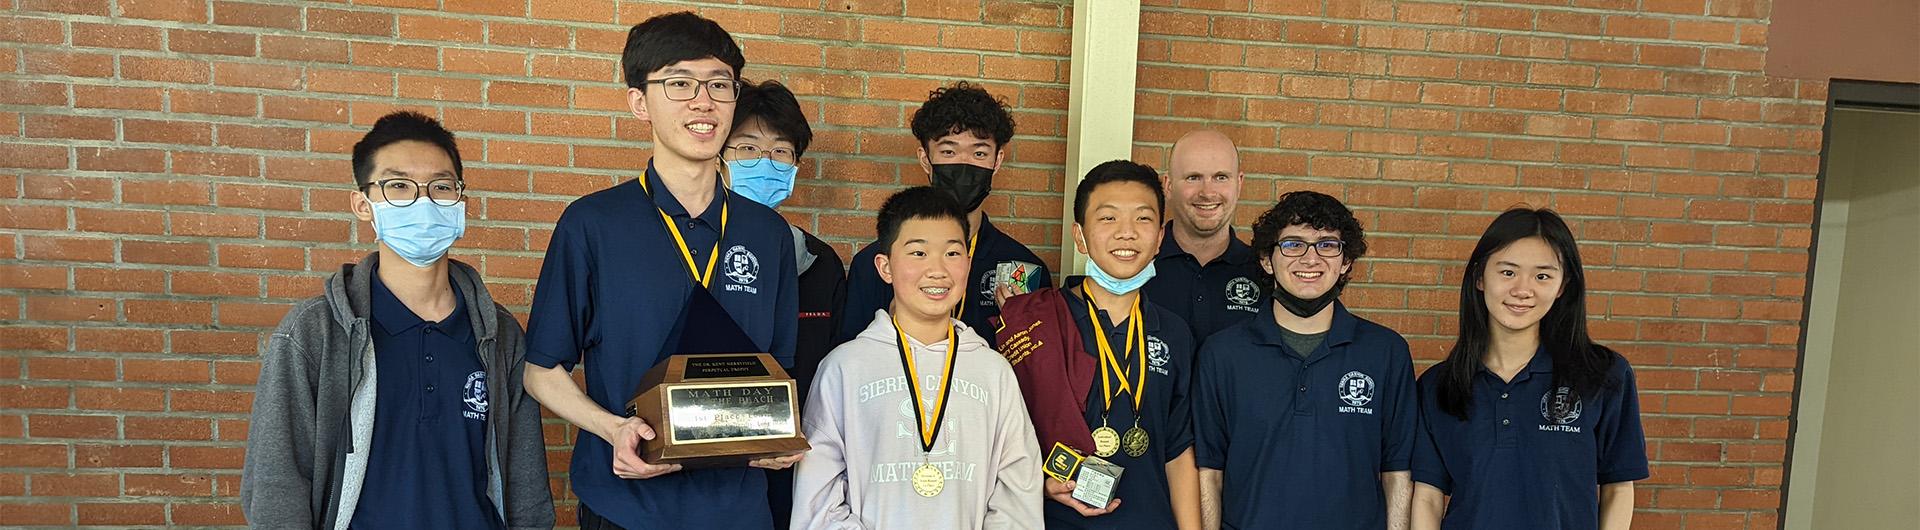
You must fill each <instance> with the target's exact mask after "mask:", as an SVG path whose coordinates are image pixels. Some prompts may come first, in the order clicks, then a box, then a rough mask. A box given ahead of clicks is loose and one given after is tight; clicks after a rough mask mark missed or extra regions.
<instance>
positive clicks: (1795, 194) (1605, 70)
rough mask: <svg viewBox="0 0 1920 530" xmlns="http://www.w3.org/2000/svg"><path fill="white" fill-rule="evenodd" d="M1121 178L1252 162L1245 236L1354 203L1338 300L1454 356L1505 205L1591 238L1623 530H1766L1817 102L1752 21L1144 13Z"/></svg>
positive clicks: (1245, 7) (1636, 9)
mask: <svg viewBox="0 0 1920 530" xmlns="http://www.w3.org/2000/svg"><path fill="white" fill-rule="evenodd" d="M1147 3H1149V4H1176V3H1177V4H1179V6H1178V7H1175V6H1165V5H1155V6H1150V7H1148V8H1146V12H1145V13H1143V15H1142V17H1141V34H1142V35H1141V44H1140V61H1141V65H1140V68H1139V83H1140V88H1141V90H1140V93H1139V95H1138V97H1137V98H1136V100H1137V111H1138V114H1139V118H1138V120H1137V122H1136V132H1135V138H1136V144H1135V149H1134V152H1135V158H1136V159H1138V160H1142V161H1147V162H1149V163H1153V164H1155V165H1156V166H1159V167H1164V162H1165V160H1166V159H1167V150H1168V147H1169V146H1170V144H1171V143H1172V142H1173V141H1174V140H1175V139H1178V138H1179V136H1180V135H1181V134H1182V133H1184V132H1185V131H1187V130H1190V129H1192V128H1194V127H1197V126H1202V125H1206V126H1211V127H1216V128H1220V129H1222V130H1224V131H1226V132H1227V133H1228V134H1229V135H1231V136H1232V137H1233V138H1234V139H1235V140H1236V141H1237V143H1238V144H1239V145H1240V146H1241V149H1242V152H1241V158H1242V160H1243V168H1244V169H1245V170H1246V171H1247V172H1248V174H1249V177H1250V178H1249V179H1248V180H1247V184H1246V186H1245V187H1244V189H1243V192H1242V193H1243V195H1242V199H1243V201H1242V204H1241V205H1240V210H1239V212H1238V217H1239V218H1240V220H1241V222H1240V223H1239V226H1242V227H1244V226H1248V225H1249V224H1251V222H1252V220H1253V219H1254V218H1255V217H1257V216H1258V215H1259V213H1260V212H1261V211H1263V210H1265V209H1266V207H1267V206H1271V205H1272V204H1273V200H1274V199H1275V198H1276V197H1278V196H1279V194H1282V193H1285V192H1288V191H1293V190H1302V189H1308V190H1316V191H1322V192H1325V193H1329V194H1332V195H1334V196H1336V197H1340V198H1342V199H1343V200H1345V201H1346V202H1347V203H1348V204H1350V205H1352V206H1353V207H1354V208H1355V210H1356V212H1357V213H1358V214H1359V216H1360V218H1361V221H1362V223H1363V226H1365V227H1366V228H1367V230H1368V236H1369V242H1368V243H1369V245H1368V247H1369V249H1368V254H1369V255H1368V256H1367V257H1366V258H1364V259H1362V260H1361V265H1360V266H1359V267H1357V269H1356V272H1355V283H1354V284H1353V285H1352V287H1350V288H1348V290H1347V291H1346V294H1345V296H1344V299H1345V300H1346V302H1347V303H1348V304H1349V305H1351V306H1353V307H1354V308H1355V310H1356V312H1358V313H1360V314H1362V315H1363V316H1366V317H1369V318H1372V319H1374V320H1377V321H1379V322H1381V323H1383V324H1386V325H1387V326H1389V327H1392V328H1394V329H1396V330H1398V331H1400V332H1401V333H1403V334H1405V335H1406V336H1407V338H1408V339H1409V340H1410V341H1411V342H1412V343H1413V347H1414V355H1415V357H1416V358H1418V359H1420V360H1422V363H1421V364H1423V365H1424V364H1430V363H1431V362H1433V361H1438V360H1439V359H1442V358H1444V357H1445V355H1446V351H1447V348H1448V347H1449V346H1451V345H1452V341H1453V339H1452V337H1453V333H1454V330H1455V325H1454V320H1455V319H1454V316H1453V315H1454V311H1455V304H1456V301H1457V300H1458V291H1457V289H1458V287H1457V286H1458V285H1459V282H1460V276H1461V274H1462V268H1463V262H1464V260H1465V259H1466V256H1467V254H1468V253H1470V252H1471V251H1472V249H1473V245H1474V242H1475V241H1476V240H1477V239H1478V238H1479V235H1480V231H1481V230H1483V229H1484V228H1486V226H1487V223H1488V222H1490V221H1491V220H1492V219H1493V217H1494V216H1495V215H1497V214H1498V213H1499V212H1500V211H1501V210H1504V209H1506V208H1508V207H1510V206H1514V205H1520V204H1527V205H1532V206H1548V207H1552V208H1554V209H1557V210H1559V211H1560V212H1561V213H1563V214H1566V215H1567V216H1568V217H1569V220H1570V222H1571V223H1572V224H1573V228H1574V231H1575V236H1576V237H1578V238H1580V240H1581V242H1582V251H1581V257H1582V258H1583V259H1584V260H1585V263H1586V266H1587V272H1588V274H1589V278H1590V280H1589V291H1590V299H1589V304H1588V305H1589V307H1588V310H1589V312H1590V314H1591V315H1592V316H1593V317H1595V319H1596V320H1595V321H1594V322H1593V327H1592V332H1593V333H1594V335H1595V338H1596V339H1597V340H1600V341H1602V342H1603V343H1606V344H1608V345H1610V346H1613V347H1615V348H1618V349H1620V350H1621V351H1622V352H1623V353H1624V354H1626V356H1627V358H1628V359H1629V360H1630V361H1631V362H1632V363H1633V364H1634V366H1635V367H1636V369H1637V371H1638V376H1639V383H1640V390H1641V403H1642V406H1643V411H1644V413H1645V414H1646V416H1645V417H1644V421H1645V425H1646V429H1647V437H1648V446H1647V451H1648V456H1649V457H1650V458H1651V459H1652V460H1653V477H1652V478H1651V479H1649V480H1647V481H1645V482H1642V483H1641V484H1640V485H1639V487H1638V488H1637V489H1638V492H1637V496H1636V501H1637V504H1638V505H1639V507H1640V512H1639V514H1638V515H1637V516H1636V519H1635V523H1636V524H1635V526H1636V527H1638V528H1687V529H1694V530H1698V529H1707V528H1774V527H1776V526H1777V524H1778V523H1777V513H1778V512H1777V510H1778V508H1779V506H1780V504H1781V495H1780V488H1779V487H1780V483H1781V478H1782V462H1783V461H1784V459H1785V455H1786V445H1785V442H1786V438H1787V418H1788V414H1789V412H1790V409H1791V406H1792V391H1793V382H1794V373H1793V370H1794V367H1795V362H1796V357H1797V350H1796V343H1797V341H1798V340H1799V336H1800V328H1799V321H1800V315H1801V297H1802V295H1803V293H1804V292H1805V289H1806V275H1805V271H1806V266H1807V265H1806V264H1807V254H1806V249H1807V246H1808V244H1809V240H1810V238H1811V237H1812V233H1811V231H1810V226H1811V224H1812V222H1813V209H1814V208H1813V206H1814V205H1813V198H1814V194H1815V192H1816V190H1817V184H1816V181H1815V178H1814V177H1815V174H1816V173H1817V171H1818V168H1819V150H1820V142H1821V137H1820V125H1821V123H1822V120H1823V118H1824V117H1823V113H1824V109H1823V105H1824V104H1825V99H1826V84H1825V83H1824V82H1800V81H1794V80H1790V79H1776V78H1768V77H1765V76H1764V75H1763V74H1761V73H1760V71H1761V68H1762V66H1763V64H1764V63H1765V61H1764V59H1765V53H1766V41H1767V19H1768V8H1769V3H1768V2H1767V1H1766V0H1731V1H1729V0H1711V1H1709V0H1639V1H1635V0H1572V1H1568V0H1532V1H1527V0H1517V1H1510V2H1388V1H1350V2H1347V1H1343V2H1335V1H1331V0H1329V1H1326V2H1320V1H1318V0H1309V1H1262V0H1254V1H1252V2H1247V1H1244V0H1243V1H1238V2H1235V1H1213V2H1202V1H1181V2H1171V1H1162V2H1147Z"/></svg>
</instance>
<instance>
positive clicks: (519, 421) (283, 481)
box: [240, 252, 554, 530]
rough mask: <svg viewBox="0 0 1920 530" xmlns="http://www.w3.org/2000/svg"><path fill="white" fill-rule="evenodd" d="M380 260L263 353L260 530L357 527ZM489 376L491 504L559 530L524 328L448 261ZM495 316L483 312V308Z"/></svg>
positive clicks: (335, 284)
mask: <svg viewBox="0 0 1920 530" xmlns="http://www.w3.org/2000/svg"><path fill="white" fill-rule="evenodd" d="M379 259H380V254H379V253H377V252H376V253H373V254H369V255H368V256H367V257H366V258H365V259H363V260H361V261H360V263H359V265H357V266H356V265H353V264H343V265H341V267H340V272H339V273H337V274H334V275H332V276H328V277H327V283H326V292H325V293H324V294H322V295H320V296H317V297H314V298H311V299H308V300H306V301H303V302H301V303H300V304H298V305H295V306H294V307H293V309H292V310H291V311H288V312H287V316H286V318H285V319H282V320H281V321H280V327H279V328H278V329H275V330H274V331H273V336H272V337H271V338H269V339H268V340H267V348H266V351H264V352H261V354H260V357H261V362H260V381H259V383H258V385H257V387H256V388H255V391H254V396H253V422H252V425H251V427H250V428H249V430H248V433H247V461H246V467H245V469H244V470H243V475H242V478H241V483H240V507H241V509H242V510H243V511H244V512H245V513H246V516H247V522H248V523H249V524H250V525H252V526H253V527H255V528H312V529H318V530H344V529H345V528H346V527H347V524H348V523H349V522H351V521H352V520H353V511H354V507H355V505H357V504H358V503H359V501H360V489H361V481H362V480H363V479H364V478H365V477H366V472H367V456H368V453H369V449H370V446H371V445H372V441H373V411H374V399H375V395H374V394H375V392H374V389H375V388H377V387H376V386H375V384H374V382H375V380H376V379H375V378H376V377H377V375H378V374H376V373H375V369H374V362H373V340H372V339H371V337H370V336H369V332H368V330H369V329H371V328H370V327H369V326H370V325H371V322H370V321H369V316H370V314H371V309H370V306H371V303H372V302H371V298H372V289H373V287H372V286H373V283H372V280H373V271H374V268H375V265H377V264H378V262H379ZM447 265H448V270H449V271H450V272H451V276H452V277H453V288H454V290H455V292H456V294H458V295H459V296H461V297H463V298H465V300H466V303H467V307H469V308H475V309H478V310H473V311H468V312H467V314H468V315H470V317H471V320H472V324H473V336H474V343H475V345H476V346H477V352H478V355H479V356H480V362H481V365H482V366H484V367H485V370H486V372H487V395H488V396H494V398H493V403H494V405H495V406H496V407H498V409H497V410H499V411H501V413H497V414H490V415H488V416H487V432H488V434H489V436H488V439H487V453H488V458H487V479H488V485H487V486H488V487H487V496H488V498H490V499H492V500H493V505H494V507H495V509H496V510H498V511H499V513H500V517H501V520H503V521H505V522H506V525H507V527H509V528H552V527H553V524H554V523H553V492H552V490H551V489H550V488H549V487H548V485H547V453H546V442H545V441H544V440H543V439H542V438H541V432H540V407H539V405H538V404H537V403H535V402H534V400H533V396H532V395H530V394H527V393H526V390H525V389H524V388H523V387H521V385H520V377H521V374H522V372H523V369H522V367H523V366H526V362H525V361H524V360H523V356H524V355H525V353H526V343H525V339H524V338H523V337H522V335H521V330H520V323H519V322H518V321H516V320H514V319H513V315H512V314H511V313H508V312H507V309H506V308H504V307H501V306H499V305H497V304H495V303H494V302H493V297H492V296H491V295H489V294H487V288H486V285H485V284H484V283H482V281H481V279H480V273H479V272H477V271H475V270H473V267H469V266H467V265H466V264H464V263H461V262H458V261H454V260H452V259H448V260H447ZM488 307H491V308H493V310H492V311H486V310H484V309H482V308H488Z"/></svg>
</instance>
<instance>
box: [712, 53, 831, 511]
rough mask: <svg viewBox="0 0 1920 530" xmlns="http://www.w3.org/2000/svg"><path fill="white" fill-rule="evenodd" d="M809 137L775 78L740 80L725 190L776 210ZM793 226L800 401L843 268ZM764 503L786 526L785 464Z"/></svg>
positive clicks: (771, 478) (822, 354)
mask: <svg viewBox="0 0 1920 530" xmlns="http://www.w3.org/2000/svg"><path fill="white" fill-rule="evenodd" d="M812 141H813V128H812V127H809V126H807V116H806V114H803V113H802V112H801V110H800V100H798V99H796V98H794V97H793V91H790V90H787V87H786V86H785V85H781V84H780V83H779V82H777V81H763V82H760V83H747V84H743V85H741V90H740V101H739V102H738V104H737V105H736V106H735V108H734V110H733V134H732V136H731V137H729V138H728V139H727V146H726V149H725V150H724V151H722V152H721V155H720V157H721V158H723V159H725V160H726V163H727V177H728V179H729V180H730V181H731V182H732V188H733V193H734V194H736V195H739V196H741V197H745V198H747V199H748V200H751V201H753V202H757V203H760V204H764V205H767V207H768V208H778V207H779V206H780V203H781V202H782V201H785V200H786V199H787V197H788V196H790V195H792V194H793V186H794V181H795V180H796V177H798V176H799V173H800V157H801V155H803V154H805V153H806V152H807V144H809V143H812ZM787 228H788V229H790V230H791V231H792V232H793V249H794V251H795V252H794V259H796V260H798V262H797V263H796V266H797V267H798V268H799V270H800V284H799V288H800V331H799V338H798V340H797V341H796V342H795V343H794V352H793V357H794V359H793V367H792V368H791V369H789V370H787V373H788V374H792V375H793V379H794V382H795V383H797V386H798V388H799V390H800V396H799V398H798V399H797V400H796V401H795V402H796V403H805V402H806V399H807V392H808V390H809V389H811V388H812V386H813V374H814V372H815V371H816V370H818V369H819V367H820V360H821V359H823V358H826V356H827V352H828V351H829V350H832V349H833V346H834V343H833V331H834V323H835V322H837V319H838V317H839V315H837V314H835V313H834V310H835V309H836V307H835V305H837V304H838V302H839V297H840V292H841V289H842V288H843V285H845V282H846V270H845V269H844V268H842V267H841V265H840V255H839V254H836V253H834V251H833V247H832V246H830V245H828V244H827V243H826V242H825V241H821V240H820V238H817V237H813V234H809V233H807V231H805V230H801V229H800V227H799V226H791V225H790V226H788V227H787ZM767 503H768V505H769V506H770V507H771V508H772V509H773V522H774V527H775V528H786V527H787V522H788V521H789V520H790V515H791V513H792V512H793V470H790V469H786V470H779V471H769V472H767Z"/></svg>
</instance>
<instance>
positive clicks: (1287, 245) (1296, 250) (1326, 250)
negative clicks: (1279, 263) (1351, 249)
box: [1274, 239, 1347, 258]
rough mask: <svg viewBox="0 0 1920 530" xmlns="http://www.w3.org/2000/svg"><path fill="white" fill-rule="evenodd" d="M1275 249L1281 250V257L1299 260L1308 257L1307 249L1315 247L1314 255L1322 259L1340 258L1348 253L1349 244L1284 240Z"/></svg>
mask: <svg viewBox="0 0 1920 530" xmlns="http://www.w3.org/2000/svg"><path fill="white" fill-rule="evenodd" d="M1274 247H1275V248H1278V249H1280V255H1282V256H1286V257H1289V258H1298V257H1300V256H1305V255H1307V247H1313V253H1314V254H1319V255H1320V257H1322V258H1338V257H1340V254H1342V253H1345V252H1346V249H1347V243H1346V242H1345V241H1341V240H1338V239H1322V240H1319V241H1312V242H1309V241H1307V240H1304V239H1282V240H1280V243H1279V244H1276V245H1274Z"/></svg>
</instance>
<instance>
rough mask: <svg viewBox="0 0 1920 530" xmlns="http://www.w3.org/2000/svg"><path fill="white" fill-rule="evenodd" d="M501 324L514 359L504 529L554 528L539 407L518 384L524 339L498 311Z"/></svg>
mask: <svg viewBox="0 0 1920 530" xmlns="http://www.w3.org/2000/svg"><path fill="white" fill-rule="evenodd" d="M500 318H501V320H500V322H501V323H502V324H504V325H505V326H508V327H511V328H512V333H511V335H510V337H509V339H510V340H512V343H513V352H514V354H513V357H512V359H510V360H509V361H510V362H508V363H507V364H509V365H511V367H510V368H508V369H507V380H506V383H507V384H506V388H508V389H509V390H508V398H509V401H508V404H509V407H510V408H509V409H507V414H508V416H507V418H508V420H507V421H508V425H509V427H508V430H509V432H511V434H510V435H509V439H508V440H507V445H508V447H507V461H508V462H509V464H507V469H506V470H505V475H506V477H505V479H506V481H507V483H506V487H505V495H506V503H507V506H506V512H507V521H506V522H507V527H508V528H513V529H521V528H553V525H554V516H553V490H552V488H551V486H549V483H548V482H547V442H546V438H545V437H544V436H543V432H542V429H541V425H540V403H539V402H537V401H534V400H533V394H531V393H528V392H527V389H526V387H525V386H523V385H522V384H521V377H522V376H524V375H526V374H525V372H526V367H527V363H526V361H525V360H524V359H525V354H526V346H527V345H526V340H525V337H524V336H522V335H521V334H520V333H519V325H518V324H517V323H515V321H514V320H513V315H512V314H511V313H508V312H506V311H505V310H504V309H503V310H501V311H500Z"/></svg>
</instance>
